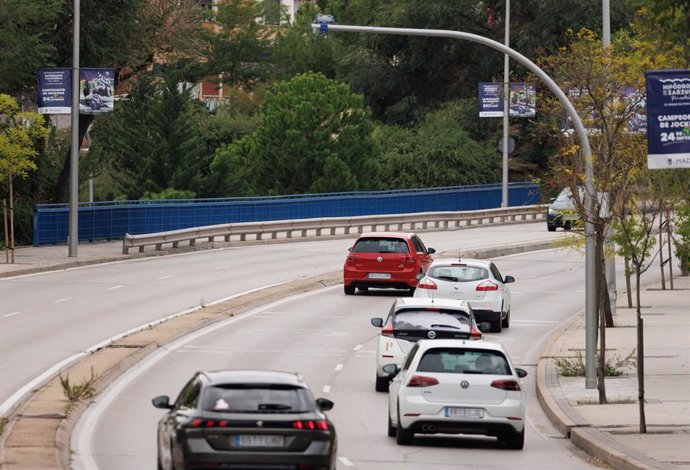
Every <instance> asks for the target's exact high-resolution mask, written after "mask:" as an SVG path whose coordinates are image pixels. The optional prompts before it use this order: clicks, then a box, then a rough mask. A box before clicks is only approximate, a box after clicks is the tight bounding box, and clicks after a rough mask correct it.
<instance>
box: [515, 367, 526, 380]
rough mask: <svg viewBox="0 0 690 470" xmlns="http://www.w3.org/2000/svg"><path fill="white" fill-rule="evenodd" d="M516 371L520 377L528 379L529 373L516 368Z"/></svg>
mask: <svg viewBox="0 0 690 470" xmlns="http://www.w3.org/2000/svg"><path fill="white" fill-rule="evenodd" d="M515 371H516V372H517V375H518V377H520V378H523V377H527V371H526V370H525V369H520V368H519V367H516V368H515Z"/></svg>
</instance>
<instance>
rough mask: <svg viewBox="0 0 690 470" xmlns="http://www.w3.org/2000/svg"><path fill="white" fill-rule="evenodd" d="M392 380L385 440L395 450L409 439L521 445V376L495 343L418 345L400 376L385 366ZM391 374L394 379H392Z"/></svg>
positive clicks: (394, 368) (522, 415) (508, 445)
mask: <svg viewBox="0 0 690 470" xmlns="http://www.w3.org/2000/svg"><path fill="white" fill-rule="evenodd" d="M384 370H385V371H386V372H388V373H390V374H391V375H395V378H394V379H393V380H392V382H391V384H390V390H389V395H388V435H389V436H390V437H395V438H396V440H397V442H398V444H401V445H409V444H412V443H413V439H414V435H415V434H439V433H440V434H475V435H476V434H479V435H486V436H495V437H497V438H498V441H499V442H501V443H503V444H504V445H505V446H506V447H507V448H509V449H522V448H523V446H524V442H525V397H524V394H523V392H522V388H521V387H520V379H521V378H522V377H525V376H526V375H527V372H526V371H525V370H523V369H517V368H515V367H513V364H512V363H511V361H510V358H509V357H508V354H507V353H506V352H505V350H504V349H503V347H502V346H501V345H500V344H497V343H488V342H485V341H466V340H456V339H450V340H443V339H441V340H433V341H429V340H422V341H418V342H417V343H416V344H415V345H414V346H413V348H412V350H411V351H410V354H409V355H408V356H407V360H406V361H405V363H404V364H403V367H402V370H400V369H399V368H398V367H397V366H394V365H391V366H386V367H385V368H384ZM396 374H397V375H396Z"/></svg>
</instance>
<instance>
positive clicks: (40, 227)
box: [33, 183, 540, 246]
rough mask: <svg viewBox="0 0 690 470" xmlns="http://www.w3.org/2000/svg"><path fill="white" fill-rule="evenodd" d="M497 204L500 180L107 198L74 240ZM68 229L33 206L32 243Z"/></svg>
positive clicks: (90, 207)
mask: <svg viewBox="0 0 690 470" xmlns="http://www.w3.org/2000/svg"><path fill="white" fill-rule="evenodd" d="M508 201H509V202H510V205H511V206H524V205H530V204H538V203H539V202H540V193H539V185H538V184H534V183H512V184H510V185H509V189H508ZM500 206H501V185H500V184H492V185H477V186H452V187H444V188H427V189H413V190H395V191H371V192H348V193H327V194H299V195H291V196H275V197H272V196H267V197H242V198H224V199H185V200H179V199H177V200H172V199H171V200H150V201H110V202H95V203H91V204H89V203H81V204H80V205H79V224H78V225H79V240H80V241H96V240H116V239H119V238H122V237H124V235H125V234H126V233H131V234H133V235H134V234H141V233H153V232H162V231H168V230H176V229H182V228H189V227H201V226H205V225H215V224H225V223H233V222H257V221H263V220H287V219H308V218H315V217H349V216H357V215H374V214H408V213H414V212H441V211H466V210H476V209H490V208H495V207H500ZM68 232H69V206H68V205H67V204H36V207H35V209H34V237H33V244H34V246H40V245H45V244H56V243H65V242H66V241H67V235H68Z"/></svg>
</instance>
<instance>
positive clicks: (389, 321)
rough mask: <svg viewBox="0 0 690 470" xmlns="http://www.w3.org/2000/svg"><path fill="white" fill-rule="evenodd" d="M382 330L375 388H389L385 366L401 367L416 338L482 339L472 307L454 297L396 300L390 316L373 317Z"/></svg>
mask: <svg viewBox="0 0 690 470" xmlns="http://www.w3.org/2000/svg"><path fill="white" fill-rule="evenodd" d="M371 324H372V325H374V326H375V327H377V328H381V330H380V331H379V341H378V352H377V354H376V391H377V392H385V391H387V390H388V383H389V382H390V377H389V375H388V374H386V373H385V372H384V371H383V366H385V365H387V364H395V365H397V366H401V365H402V363H403V361H404V360H405V356H406V355H407V353H408V352H410V349H412V346H413V345H414V344H415V342H416V341H418V340H420V339H433V338H438V339H442V338H455V339H457V338H469V339H483V335H482V332H481V331H479V328H478V327H477V322H476V321H475V319H474V314H473V313H472V308H471V307H470V306H469V304H468V303H467V302H463V301H460V300H453V299H424V298H422V299H417V298H409V297H405V298H400V299H397V300H396V301H395V302H393V305H392V306H391V308H390V310H389V312H388V317H386V319H385V320H384V319H383V318H379V317H374V318H372V319H371Z"/></svg>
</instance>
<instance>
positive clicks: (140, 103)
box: [90, 70, 210, 199]
mask: <svg viewBox="0 0 690 470" xmlns="http://www.w3.org/2000/svg"><path fill="white" fill-rule="evenodd" d="M183 88H184V87H183V86H181V85H180V75H179V73H176V72H175V71H172V70H171V71H169V72H168V73H167V75H166V76H165V78H164V80H161V81H157V80H153V79H140V80H139V81H138V82H137V83H136V84H135V86H134V88H133V89H132V92H131V93H130V95H129V98H128V99H127V100H124V101H120V102H119V103H118V105H119V106H117V107H116V109H115V112H114V113H113V114H112V115H111V116H107V117H105V118H104V119H102V120H99V121H98V122H96V124H95V125H94V130H93V142H92V147H91V152H90V153H91V157H92V158H94V159H97V160H99V161H100V162H102V164H103V167H104V168H111V169H112V170H114V171H115V173H114V177H115V179H116V181H117V183H118V185H119V189H120V191H121V192H122V193H123V194H124V195H126V197H127V198H128V199H138V198H139V197H141V195H142V194H143V193H144V192H147V191H148V192H151V193H159V192H161V191H163V190H165V189H167V188H174V189H176V190H191V191H194V192H195V193H197V194H198V193H199V187H201V186H202V185H203V179H204V177H205V175H206V173H207V168H208V165H209V163H210V155H209V154H207V153H206V152H205V150H204V146H203V145H202V139H201V137H200V135H199V132H198V128H197V125H196V121H195V120H194V119H192V117H193V116H195V115H196V113H198V108H201V106H202V105H201V104H200V103H199V102H198V101H197V100H195V99H194V98H192V97H191V96H190V93H189V91H188V90H187V91H185V90H184V89H183ZM205 112H207V111H205Z"/></svg>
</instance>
